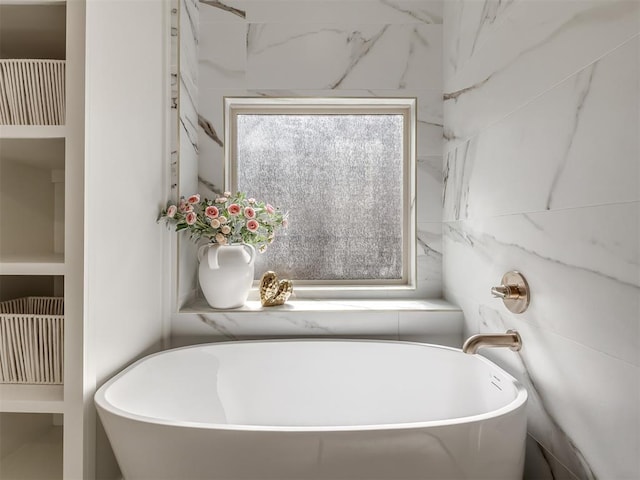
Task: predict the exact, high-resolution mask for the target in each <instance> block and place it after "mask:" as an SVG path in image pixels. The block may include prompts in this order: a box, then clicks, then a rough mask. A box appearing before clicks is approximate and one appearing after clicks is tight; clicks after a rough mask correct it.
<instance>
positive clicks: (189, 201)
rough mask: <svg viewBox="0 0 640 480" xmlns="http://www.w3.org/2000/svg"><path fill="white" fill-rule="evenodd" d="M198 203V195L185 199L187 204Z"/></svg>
mask: <svg viewBox="0 0 640 480" xmlns="http://www.w3.org/2000/svg"><path fill="white" fill-rule="evenodd" d="M199 201H200V195H198V194H197V193H196V194H195V195H191V196H190V197H189V198H187V203H192V204H193V203H198V202H199Z"/></svg>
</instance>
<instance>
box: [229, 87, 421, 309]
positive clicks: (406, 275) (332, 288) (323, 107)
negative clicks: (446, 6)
mask: <svg viewBox="0 0 640 480" xmlns="http://www.w3.org/2000/svg"><path fill="white" fill-rule="evenodd" d="M416 102H417V100H416V99H415V98H377V97H376V98H340V97H336V98H282V97H278V98H267V97H225V98H224V145H225V161H224V181H225V190H227V191H236V190H237V173H236V172H237V162H236V161H235V158H236V154H237V152H236V140H237V137H236V130H235V129H234V128H233V127H232V126H233V125H235V119H236V118H237V115H239V114H279V115H283V114H297V115H300V114H324V115H326V114H338V115H339V114H384V113H387V114H396V115H397V114H401V115H403V116H404V139H403V150H404V151H403V172H402V173H403V190H402V191H403V195H402V205H403V240H402V243H403V259H402V262H403V276H402V279H397V280H385V279H381V280H362V281H360V282H358V283H355V282H353V281H344V280H334V281H333V280H325V281H318V280H315V281H312V280H297V279H292V280H293V282H294V289H295V292H296V296H297V297H298V298H334V297H335V298H376V297H379V296H380V293H381V291H384V292H385V298H389V297H399V298H411V297H413V296H415V295H412V292H416V282H417V280H416V278H417V260H416V207H415V205H416V201H415V199H416V128H417V120H416V110H417V105H416ZM276 273H277V272H276ZM257 283H259V281H257V282H255V284H254V287H255V286H257Z"/></svg>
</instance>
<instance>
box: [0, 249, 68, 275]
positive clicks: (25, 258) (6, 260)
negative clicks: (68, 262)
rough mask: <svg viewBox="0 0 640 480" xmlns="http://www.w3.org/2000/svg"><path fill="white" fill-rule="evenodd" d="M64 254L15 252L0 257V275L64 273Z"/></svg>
mask: <svg viewBox="0 0 640 480" xmlns="http://www.w3.org/2000/svg"><path fill="white" fill-rule="evenodd" d="M64 272H65V268H64V254H62V253H39V254H29V255H27V254H22V255H19V254H15V255H3V256H2V257H0V275H64Z"/></svg>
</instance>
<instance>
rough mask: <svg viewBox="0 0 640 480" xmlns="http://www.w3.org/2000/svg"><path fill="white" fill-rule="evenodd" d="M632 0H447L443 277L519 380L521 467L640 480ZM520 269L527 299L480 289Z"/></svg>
mask: <svg viewBox="0 0 640 480" xmlns="http://www.w3.org/2000/svg"><path fill="white" fill-rule="evenodd" d="M639 10H640V2H637V1H615V0H611V1H609V0H606V1H605V0H601V1H590V0H584V1H578V2H576V1H568V0H558V1H542V0H541V1H527V0H511V1H506V2H505V1H497V0H495V1H494V0H487V1H469V0H447V1H445V5H444V13H443V17H444V38H443V45H444V52H443V59H444V62H443V64H444V67H443V68H444V132H445V137H446V143H445V145H444V155H445V158H444V175H445V185H444V186H445V190H444V198H443V220H444V222H443V225H442V228H443V256H444V260H443V282H444V295H445V298H446V299H447V300H449V301H451V302H452V303H455V304H457V305H460V306H461V307H462V309H463V312H464V316H465V335H469V334H473V333H477V332H498V331H504V330H506V329H508V328H515V329H517V330H518V331H519V332H520V334H521V335H522V338H523V342H524V348H523V349H522V350H521V351H520V352H519V353H517V354H516V353H514V352H510V351H501V350H488V351H486V352H485V353H484V354H485V355H486V356H488V357H490V358H491V359H492V360H494V361H496V362H497V363H499V364H501V365H502V366H504V367H505V368H506V369H507V370H508V371H510V372H511V373H512V374H513V375H514V376H516V377H517V378H519V379H520V380H521V381H522V382H523V383H524V384H525V385H526V386H527V388H528V391H529V394H530V402H529V412H528V413H529V434H530V438H529V444H528V451H527V466H526V470H527V477H528V478H536V479H537V478H580V479H589V478H599V479H634V478H640V461H639V458H640V443H639V432H640V411H639V410H640V393H639V392H640V353H639V352H640V253H639V250H640V235H639V233H638V230H639V223H640V151H639V145H640V144H639V142H638V132H639V131H640V123H639V108H640V107H639V105H640V92H639V85H640V84H639V62H640V37H639V36H638V33H639V32H640V17H639V15H640V13H639ZM511 269H517V270H520V271H522V272H523V273H524V274H525V276H526V277H527V279H528V280H529V283H530V286H531V290H532V300H531V306H530V308H529V310H528V311H527V312H525V313H524V314H521V315H515V314H512V313H510V312H509V311H508V310H506V308H504V306H503V304H502V302H501V301H500V300H497V299H493V298H491V296H490V294H489V290H490V288H491V286H493V285H494V284H498V283H499V280H500V278H501V277H502V274H503V273H504V272H506V271H508V270H511Z"/></svg>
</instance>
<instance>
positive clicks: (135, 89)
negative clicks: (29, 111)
mask: <svg viewBox="0 0 640 480" xmlns="http://www.w3.org/2000/svg"><path fill="white" fill-rule="evenodd" d="M168 13H169V7H168V4H167V2H164V1H161V0H154V1H150V0H126V1H125V0H89V1H88V2H87V9H86V52H87V53H86V132H85V133H86V148H85V319H86V320H85V323H86V324H87V328H88V329H89V330H90V331H89V335H88V337H89V339H90V342H91V344H90V345H86V346H85V347H86V348H87V350H88V352H89V355H90V356H91V361H92V363H93V369H94V374H95V378H96V383H97V384H98V386H99V385H100V384H101V383H103V382H104V380H106V379H107V378H108V377H110V376H111V375H112V374H114V373H115V372H116V371H118V370H120V369H121V368H122V367H123V366H125V365H126V364H128V363H129V362H131V361H132V360H134V359H136V358H137V357H139V356H141V355H143V354H146V353H149V352H150V351H154V350H157V349H158V348H159V347H160V346H161V342H162V339H163V328H164V320H163V319H164V315H165V311H164V303H165V299H166V297H167V289H168V282H167V281H166V279H165V278H164V277H163V272H164V270H165V253H166V252H165V243H166V240H167V238H168V237H167V235H168V232H167V231H166V229H165V228H164V227H163V226H161V225H158V224H156V218H157V214H158V211H159V209H160V208H161V206H163V204H164V202H165V200H166V198H167V195H168V183H169V182H168V161H167V158H168V152H167V148H166V136H165V130H166V123H167V110H166V109H167V105H168V100H169V86H168V82H169V77H168V75H167V72H168V51H167V49H168V45H169V27H168V22H169V20H168ZM98 440H99V441H98V447H99V448H100V438H99V439H98ZM100 454H101V452H100V451H99V452H98V469H99V470H100V469H101V468H102V467H101V464H100V462H101V460H100V457H101V455H100ZM103 475H104V476H105V477H106V476H107V473H104V474H100V473H99V477H102V476H103Z"/></svg>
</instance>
